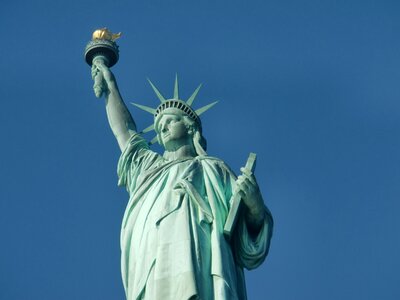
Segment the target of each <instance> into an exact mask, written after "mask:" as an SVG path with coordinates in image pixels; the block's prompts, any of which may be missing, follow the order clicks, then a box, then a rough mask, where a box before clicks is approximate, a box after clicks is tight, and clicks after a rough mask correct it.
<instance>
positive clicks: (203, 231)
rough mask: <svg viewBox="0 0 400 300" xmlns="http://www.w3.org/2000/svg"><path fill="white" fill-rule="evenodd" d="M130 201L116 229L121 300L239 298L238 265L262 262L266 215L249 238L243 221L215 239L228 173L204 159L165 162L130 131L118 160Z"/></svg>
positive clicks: (230, 183)
mask: <svg viewBox="0 0 400 300" xmlns="http://www.w3.org/2000/svg"><path fill="white" fill-rule="evenodd" d="M118 176H119V182H118V183H119V185H122V186H125V187H126V188H127V190H128V192H129V195H130V198H129V202H128V204H127V207H126V210H125V214H124V218H123V221H122V228H121V272H122V279H123V284H124V288H125V293H126V297H127V299H128V300H134V299H135V300H136V299H150V300H153V299H154V300H158V299H160V300H161V299H162V300H172V299H173V300H180V299H183V300H186V299H202V300H208V299H240V300H242V299H246V289H245V283H244V274H243V268H244V267H245V268H247V269H252V268H255V267H257V266H259V265H260V264H261V263H262V262H263V261H264V259H265V257H266V255H267V253H268V249H269V242H270V238H271V234H272V218H271V215H270V214H269V211H268V209H266V212H267V214H266V215H267V217H266V218H265V222H264V224H263V226H262V228H261V230H260V232H259V233H258V235H257V236H255V237H254V236H251V235H250V233H249V232H248V230H247V227H246V223H245V220H244V218H240V219H239V220H238V224H237V228H236V229H235V234H234V237H233V239H232V241H231V242H228V241H227V240H226V239H225V237H224V234H223V228H224V224H225V221H226V218H227V215H228V212H229V207H230V203H229V200H230V198H231V196H232V191H233V190H234V188H235V180H236V176H235V175H234V174H233V172H232V171H231V170H230V169H229V168H228V167H227V166H226V165H225V164H224V162H223V161H221V160H219V159H217V158H213V157H209V156H197V157H195V158H182V159H178V160H174V161H167V160H165V159H164V158H163V157H162V156H161V155H159V154H157V153H155V152H153V151H151V150H149V148H148V144H147V142H146V141H145V140H144V139H143V138H142V137H141V136H140V135H139V134H136V135H134V136H132V137H131V139H130V141H129V143H128V145H127V147H126V149H125V150H124V151H123V153H122V155H121V158H120V160H119V162H118Z"/></svg>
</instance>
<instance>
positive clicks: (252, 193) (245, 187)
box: [236, 168, 265, 230]
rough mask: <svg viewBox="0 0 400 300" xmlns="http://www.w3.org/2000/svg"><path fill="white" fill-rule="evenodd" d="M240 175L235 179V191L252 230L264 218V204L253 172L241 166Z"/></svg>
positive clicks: (255, 228) (259, 224)
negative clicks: (244, 208)
mask: <svg viewBox="0 0 400 300" xmlns="http://www.w3.org/2000/svg"><path fill="white" fill-rule="evenodd" d="M240 171H241V172H242V175H240V176H239V177H238V179H237V180H236V184H237V187H236V192H237V193H239V195H240V196H241V198H242V200H243V203H244V205H245V206H246V212H245V218H246V221H247V223H248V225H250V227H251V228H253V229H254V230H258V229H260V227H261V225H262V223H263V221H264V218H265V206H264V200H263V198H262V195H261V192H260V188H259V186H258V183H257V181H256V178H255V177H254V174H253V173H251V172H249V171H248V170H247V169H246V168H241V169H240Z"/></svg>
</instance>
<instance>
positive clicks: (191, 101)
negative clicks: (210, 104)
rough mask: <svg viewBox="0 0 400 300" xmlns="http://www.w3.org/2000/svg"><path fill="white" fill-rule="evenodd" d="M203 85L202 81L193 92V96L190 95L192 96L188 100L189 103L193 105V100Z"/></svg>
mask: <svg viewBox="0 0 400 300" xmlns="http://www.w3.org/2000/svg"><path fill="white" fill-rule="evenodd" d="M201 86H202V84H201V83H200V85H199V86H198V87H197V89H196V90H195V91H194V92H193V94H192V96H190V98H189V99H188V100H187V101H186V104H187V105H189V106H192V104H193V101H194V99H195V98H196V96H197V93H198V92H199V90H200V88H201Z"/></svg>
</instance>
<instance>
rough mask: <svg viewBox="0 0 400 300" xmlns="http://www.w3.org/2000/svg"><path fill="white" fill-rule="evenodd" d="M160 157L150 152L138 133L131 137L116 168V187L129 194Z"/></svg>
mask: <svg viewBox="0 0 400 300" xmlns="http://www.w3.org/2000/svg"><path fill="white" fill-rule="evenodd" d="M160 159H161V156H160V155H159V154H157V153H156V152H154V151H151V150H150V148H149V145H148V143H147V141H146V140H145V139H144V138H143V137H142V136H141V135H140V134H138V133H136V134H134V135H132V136H131V138H130V139H129V141H128V143H127V146H126V148H125V150H124V151H123V152H122V154H121V156H120V158H119V161H118V167H117V174H118V185H119V186H125V188H126V189H127V191H128V192H129V193H131V192H132V191H134V190H135V188H136V183H137V181H138V178H139V176H140V174H141V173H142V172H145V171H146V170H148V169H150V168H152V167H154V166H155V165H156V164H157V162H158V161H159V160H160Z"/></svg>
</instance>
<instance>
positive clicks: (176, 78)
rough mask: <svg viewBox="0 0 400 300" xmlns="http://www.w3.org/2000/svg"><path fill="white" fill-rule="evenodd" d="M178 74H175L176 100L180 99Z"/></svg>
mask: <svg viewBox="0 0 400 300" xmlns="http://www.w3.org/2000/svg"><path fill="white" fill-rule="evenodd" d="M178 86H179V84H178V74H175V86H174V99H179V87H178Z"/></svg>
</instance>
